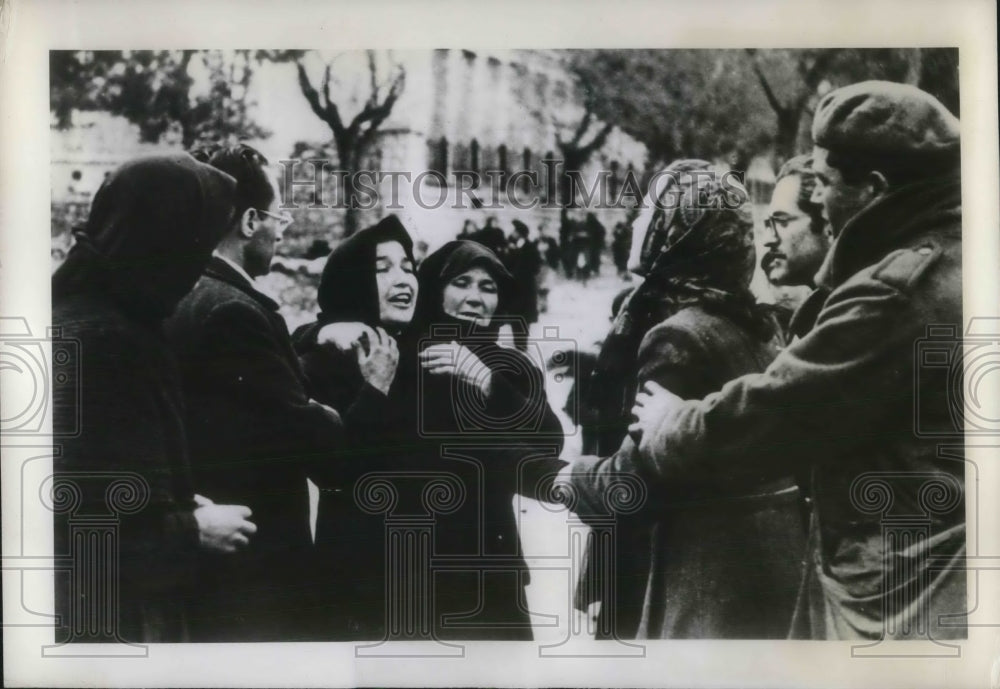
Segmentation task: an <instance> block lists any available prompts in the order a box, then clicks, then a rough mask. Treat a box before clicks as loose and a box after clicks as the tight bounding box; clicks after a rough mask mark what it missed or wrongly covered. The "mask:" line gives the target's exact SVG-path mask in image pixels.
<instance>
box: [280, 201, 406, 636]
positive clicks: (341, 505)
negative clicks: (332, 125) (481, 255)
mask: <svg viewBox="0 0 1000 689" xmlns="http://www.w3.org/2000/svg"><path fill="white" fill-rule="evenodd" d="M416 299H417V277H416V273H415V266H414V260H413V242H412V240H411V239H410V235H409V233H408V232H407V231H406V228H405V227H404V226H403V224H402V223H401V222H400V221H399V219H398V218H396V216H394V215H390V216H387V217H386V218H384V219H383V220H382V221H381V222H379V223H378V224H376V225H373V226H372V227H369V228H366V229H364V230H362V231H360V232H358V233H357V234H355V235H353V236H352V237H350V238H348V239H346V240H345V241H343V242H342V243H341V244H340V245H339V246H337V248H336V249H334V250H333V252H331V254H330V256H329V258H327V261H326V265H325V266H324V269H323V275H322V278H321V280H320V285H319V291H318V295H317V301H318V303H319V306H320V313H319V315H318V317H317V319H316V321H314V322H313V323H310V324H308V325H304V326H302V327H301V328H299V329H298V330H296V331H295V334H294V335H293V341H294V344H295V347H296V349H297V351H298V353H299V355H300V358H301V360H302V363H303V368H304V371H305V373H306V377H307V379H308V385H309V388H310V389H309V392H310V394H311V395H312V396H313V397H314V398H315V399H317V400H318V401H320V402H323V403H324V404H328V405H330V406H331V407H333V408H334V409H337V410H338V411H340V412H341V414H342V415H343V414H347V413H348V410H349V409H350V408H351V407H352V405H358V404H361V402H362V398H363V397H364V396H369V397H370V396H372V395H375V396H380V397H383V398H384V399H383V400H382V403H381V404H380V406H379V408H380V410H381V412H380V413H379V414H377V415H369V416H368V417H367V418H364V417H362V416H360V415H355V414H351V415H350V418H351V423H349V424H348V425H347V427H346V428H345V431H346V433H347V435H348V443H349V447H348V448H346V449H345V451H344V452H343V453H342V454H341V456H339V457H335V458H333V461H332V462H330V463H329V464H328V466H329V472H328V475H325V476H323V477H321V479H322V480H321V483H322V485H321V490H320V495H319V504H318V509H317V516H316V539H315V545H316V549H317V556H318V560H319V562H320V565H319V571H318V572H317V575H318V581H317V584H316V586H317V588H318V590H319V591H320V598H321V599H322V601H323V603H322V605H323V607H324V608H325V611H321V613H320V615H318V617H319V618H320V619H323V620H324V621H323V622H321V624H320V628H319V629H318V634H319V636H320V637H321V638H327V639H334V640H345V639H380V638H382V637H383V636H384V635H385V619H386V601H385V571H386V570H385V568H386V564H385V538H384V534H385V524H384V521H383V518H382V517H381V516H380V515H372V514H369V513H367V512H365V511H364V510H362V509H360V508H359V507H358V505H357V503H356V502H355V499H354V488H355V485H356V484H357V481H358V479H359V478H360V477H361V476H363V475H364V474H366V473H368V472H372V471H385V470H390V471H391V470H398V469H399V468H402V467H405V466H407V465H408V464H412V460H411V454H412V452H413V449H414V448H413V443H414V442H415V441H416V439H418V436H417V421H416V418H417V417H416V404H415V402H414V400H415V397H416V338H415V337H412V336H411V335H410V334H409V331H410V321H411V320H412V318H413V311H414V308H415V306H416Z"/></svg>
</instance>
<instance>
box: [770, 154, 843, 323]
mask: <svg viewBox="0 0 1000 689" xmlns="http://www.w3.org/2000/svg"><path fill="white" fill-rule="evenodd" d="M815 188H816V173H815V172H814V171H813V169H812V156H809V155H800V156H796V157H794V158H792V159H790V160H789V161H787V162H786V163H785V164H784V165H782V166H781V169H780V170H779V171H778V177H777V180H776V182H775V185H774V193H773V194H772V195H771V205H770V207H769V208H768V216H767V218H765V219H764V247H765V248H766V249H767V252H766V253H765V254H764V256H763V258H761V261H760V267H761V269H762V270H763V271H764V274H765V275H766V276H767V280H768V282H770V283H771V284H772V285H774V286H776V287H796V286H800V285H803V286H807V287H809V288H811V289H815V287H816V282H817V273H819V272H820V268H821V266H822V265H823V261H824V259H826V256H827V254H828V253H829V251H830V243H831V242H832V241H833V236H832V234H831V232H830V225H829V223H828V222H827V221H826V219H825V218H824V216H823V205H822V204H820V203H816V202H815V201H813V200H812V199H811V197H812V195H813V192H814V190H815ZM828 295H829V290H826V289H822V288H821V289H819V290H815V291H814V292H813V293H812V294H810V295H809V296H808V297H806V299H805V301H804V302H803V303H802V304H799V305H798V308H797V311H796V313H795V315H794V317H793V318H792V321H791V323H790V324H789V326H788V330H789V335H790V336H792V337H802V336H803V335H805V333H807V332H808V331H809V330H810V329H811V328H812V326H813V323H814V322H815V320H816V316H817V315H819V309H820V307H822V305H823V302H824V301H825V300H826V297H827V296H828Z"/></svg>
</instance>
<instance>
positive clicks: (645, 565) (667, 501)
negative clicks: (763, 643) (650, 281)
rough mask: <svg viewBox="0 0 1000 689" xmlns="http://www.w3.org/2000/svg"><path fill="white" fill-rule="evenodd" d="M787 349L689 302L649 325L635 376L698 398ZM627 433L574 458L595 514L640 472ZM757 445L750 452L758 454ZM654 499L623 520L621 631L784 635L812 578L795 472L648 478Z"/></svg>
mask: <svg viewBox="0 0 1000 689" xmlns="http://www.w3.org/2000/svg"><path fill="white" fill-rule="evenodd" d="M776 353H777V348H776V347H775V346H774V344H773V343H768V342H765V341H762V340H761V339H760V338H759V337H758V336H756V335H755V334H753V333H752V332H750V331H748V330H747V329H746V328H744V327H741V326H740V325H739V324H738V323H737V322H734V321H733V320H732V319H730V318H727V317H726V316H724V315H722V314H719V313H717V312H713V311H711V310H709V309H706V308H704V307H698V306H693V307H689V308H685V309H683V310H681V311H679V312H678V313H676V314H675V315H673V316H671V317H670V318H668V319H666V320H665V321H663V322H662V323H661V324H659V325H658V326H656V327H654V328H653V329H652V330H650V331H649V332H648V333H647V334H646V336H645V338H644V339H643V341H642V344H641V346H640V349H639V358H638V362H637V363H638V371H637V375H636V380H638V381H655V382H657V383H659V384H660V385H662V386H663V387H665V388H666V389H668V390H670V391H672V392H674V393H675V394H677V395H680V396H681V397H683V398H685V399H688V398H698V397H702V396H704V395H705V394H706V393H707V391H712V390H717V389H719V388H721V387H722V386H723V385H724V384H725V383H726V382H727V381H728V380H730V379H731V378H732V377H734V376H739V375H741V374H743V373H746V372H748V371H760V370H763V369H764V368H765V367H766V366H767V364H768V363H769V362H770V361H771V360H772V359H773V358H774V356H775V354H776ZM634 453H635V446H634V444H633V443H632V441H631V439H629V438H626V439H625V440H624V442H623V444H622V446H621V448H620V449H619V451H618V452H617V453H614V454H612V455H611V456H609V457H606V458H602V459H597V458H593V459H591V458H585V459H584V460H582V461H579V462H577V463H575V464H574V473H573V485H574V487H575V488H576V489H577V491H578V495H579V501H580V504H579V505H578V506H577V511H578V512H579V513H580V514H581V516H582V517H583V518H584V520H587V519H588V518H589V515H590V514H596V515H601V514H604V513H605V510H603V508H602V504H603V499H604V495H605V494H607V493H608V491H609V486H610V485H611V484H612V483H613V482H614V481H615V480H616V478H617V475H619V474H635V473H636V471H635V465H634V458H633V455H634ZM748 454H749V453H748ZM646 490H647V496H646V505H645V507H644V508H643V509H642V510H641V511H640V512H638V513H636V514H633V515H629V516H627V517H622V518H620V519H619V522H620V523H619V534H618V538H617V539H616V540H617V548H618V553H617V554H618V558H617V560H616V561H617V563H618V565H617V572H618V576H617V581H616V586H617V591H616V594H617V596H616V599H615V600H616V605H615V606H614V608H612V607H611V606H609V605H607V604H604V605H603V606H602V611H601V612H602V624H603V626H605V627H607V628H609V629H610V628H612V627H611V621H610V619H607V615H608V614H609V613H610V610H612V609H616V610H617V615H616V622H617V625H616V628H617V630H618V634H619V636H621V637H633V636H634V637H636V638H644V639H768V638H769V639H774V638H784V637H785V636H786V635H787V633H788V628H789V625H790V623H791V619H792V610H793V608H794V604H795V594H796V591H797V589H798V585H799V581H800V579H801V562H802V557H801V556H802V553H803V551H804V548H805V528H804V525H803V523H802V520H801V516H800V512H799V509H798V499H799V498H798V491H797V489H796V487H795V483H794V481H793V480H792V479H791V478H790V477H783V478H779V479H777V480H770V479H767V478H764V477H756V476H745V477H739V478H736V479H731V478H730V477H728V476H725V475H723V474H720V475H718V476H714V477H711V478H706V479H705V480H702V481H689V482H675V483H671V484H667V483H655V482H647V483H646Z"/></svg>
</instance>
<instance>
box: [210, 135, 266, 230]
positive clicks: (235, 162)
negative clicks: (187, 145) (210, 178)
mask: <svg viewBox="0 0 1000 689" xmlns="http://www.w3.org/2000/svg"><path fill="white" fill-rule="evenodd" d="M191 155H192V156H193V157H194V159H195V160H198V161H200V162H202V163H207V164H208V165H211V166H212V167H214V168H216V169H218V170H222V171H223V172H225V173H226V174H228V175H230V176H232V177H233V178H234V179H235V180H236V214H235V216H234V217H235V218H236V221H237V222H239V219H240V218H242V217H243V214H244V213H245V212H246V210H247V209H248V208H254V209H256V210H267V209H268V207H270V205H271V203H272V202H273V201H274V187H272V186H271V183H270V181H269V180H268V177H267V172H266V171H265V170H264V166H265V165H267V158H265V157H264V156H263V155H262V154H261V153H260V151H258V150H256V149H254V148H252V147H250V146H247V145H246V144H236V145H235V146H233V145H223V144H208V145H203V146H199V147H197V148H195V149H193V150H192V151H191Z"/></svg>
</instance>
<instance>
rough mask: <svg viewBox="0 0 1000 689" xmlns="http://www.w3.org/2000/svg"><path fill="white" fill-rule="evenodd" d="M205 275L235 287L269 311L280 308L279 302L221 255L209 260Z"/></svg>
mask: <svg viewBox="0 0 1000 689" xmlns="http://www.w3.org/2000/svg"><path fill="white" fill-rule="evenodd" d="M205 275H207V276H208V277H211V278H215V279H216V280H221V281H222V282H225V283H226V284H228V285H231V286H233V287H235V288H236V289H238V290H240V291H241V292H243V293H244V294H246V295H247V296H249V297H251V298H252V299H253V300H254V301H256V302H258V303H259V304H261V305H262V306H264V307H265V308H266V309H267V310H268V311H277V310H278V302H276V301H275V300H274V299H271V297H269V296H267V295H266V294H264V293H263V292H261V291H259V290H258V289H257V288H255V287H254V286H253V284H252V283H251V282H250V281H249V280H247V278H246V275H245V274H242V275H241V274H240V271H238V270H236V269H235V268H233V267H232V266H231V265H230V264H229V262H228V261H226V260H225V259H223V258H221V257H219V256H212V260H211V261H209V263H208V267H207V268H206V269H205Z"/></svg>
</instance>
